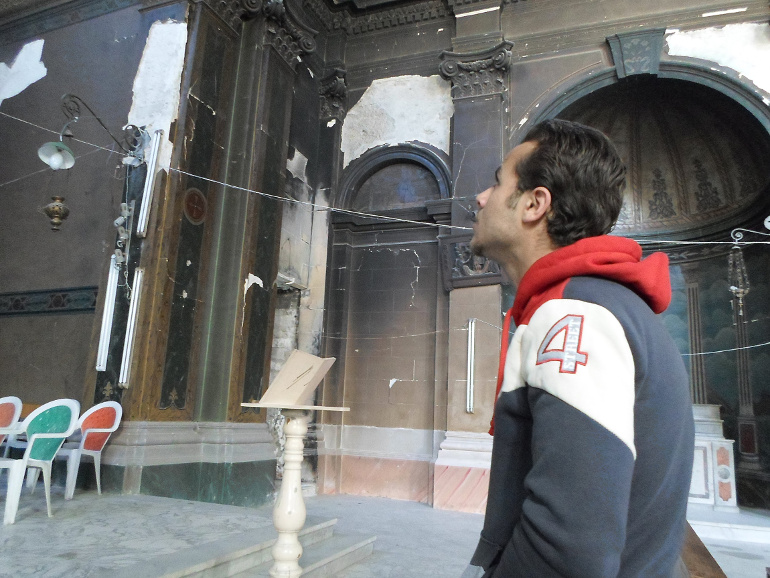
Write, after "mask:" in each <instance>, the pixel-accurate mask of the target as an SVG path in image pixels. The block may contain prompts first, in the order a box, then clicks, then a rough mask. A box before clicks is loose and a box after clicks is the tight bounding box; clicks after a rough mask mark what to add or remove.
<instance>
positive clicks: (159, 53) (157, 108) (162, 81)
mask: <svg viewBox="0 0 770 578" xmlns="http://www.w3.org/2000/svg"><path fill="white" fill-rule="evenodd" d="M186 47H187V23H185V22H175V21H173V20H167V21H165V22H155V23H153V25H152V27H151V28H150V33H149V35H148V36H147V43H146V44H145V46H144V52H143V53H142V60H141V62H139V69H138V70H137V73H136V77H135V78H134V100H133V103H132V104H131V112H129V113H128V122H129V124H134V125H136V126H146V127H147V132H149V133H150V134H153V133H154V132H155V131H156V130H158V129H162V130H163V142H162V143H161V146H160V150H159V152H158V167H161V168H164V169H166V170H168V168H169V164H170V163H171V149H172V145H171V142H170V141H169V140H168V136H169V135H168V133H169V129H170V127H171V123H172V122H173V121H174V120H176V118H177V114H178V112H179V92H180V90H181V83H182V69H183V67H184V57H185V49H186Z"/></svg>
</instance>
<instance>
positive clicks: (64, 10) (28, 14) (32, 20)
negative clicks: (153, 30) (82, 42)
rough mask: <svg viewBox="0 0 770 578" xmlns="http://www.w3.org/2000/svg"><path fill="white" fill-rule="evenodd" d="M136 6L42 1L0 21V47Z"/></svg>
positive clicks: (117, 1)
mask: <svg viewBox="0 0 770 578" xmlns="http://www.w3.org/2000/svg"><path fill="white" fill-rule="evenodd" d="M140 3H141V0H111V1H110V2H105V1H104V0H71V1H69V2H64V3H62V2H46V3H42V4H41V5H39V6H34V7H30V8H28V9H26V10H25V9H23V8H20V9H17V10H14V11H8V12H7V13H6V14H4V16H3V17H2V18H0V46H2V45H6V44H11V43H13V42H18V41H21V40H26V39H28V38H32V37H34V36H40V35H42V34H45V33H46V32H50V31H51V30H56V29H58V28H63V27H65V26H70V25H72V24H75V23H77V22H83V21H85V20H90V19H91V18H96V17H98V16H102V15H104V14H108V13H110V12H114V11H116V10H122V9H124V8H128V7H130V6H133V5H135V4H140Z"/></svg>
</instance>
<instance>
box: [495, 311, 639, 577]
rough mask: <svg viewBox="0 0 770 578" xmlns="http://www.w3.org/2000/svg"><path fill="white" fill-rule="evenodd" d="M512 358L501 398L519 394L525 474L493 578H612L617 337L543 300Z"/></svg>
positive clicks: (618, 418)
mask: <svg viewBox="0 0 770 578" xmlns="http://www.w3.org/2000/svg"><path fill="white" fill-rule="evenodd" d="M511 353H513V352H511ZM520 353H521V356H520V359H519V363H518V364H517V363H516V361H515V360H511V363H512V365H513V366H514V367H515V369H516V370H517V371H518V375H520V376H521V379H515V378H512V379H508V376H506V380H505V382H504V384H503V392H505V390H506V388H516V387H521V386H523V385H524V384H526V385H528V386H529V388H528V390H527V398H528V401H529V407H530V411H531V416H532V436H531V440H532V441H531V451H532V466H531V469H530V470H529V473H528V474H527V476H526V477H525V479H524V489H525V495H526V497H525V499H524V502H523V504H522V510H521V516H520V518H519V521H518V523H517V524H516V525H515V526H514V529H513V534H512V537H511V539H510V541H509V543H508V544H507V545H506V546H505V547H504V549H503V552H502V554H501V557H500V562H499V565H498V567H497V569H496V570H495V571H494V574H493V575H494V576H496V577H503V576H504V577H514V576H538V577H546V576H585V577H590V578H599V577H604V576H616V575H617V573H618V569H619V567H620V557H621V554H622V552H623V548H624V545H625V535H626V521H627V512H628V504H629V496H630V493H631V481H632V475H633V469H634V460H635V455H636V452H635V448H634V400H635V382H634V360H633V355H632V352H631V347H630V346H629V343H628V341H627V339H626V335H625V332H624V330H623V328H622V326H621V325H620V323H619V322H618V320H617V319H616V318H615V317H614V316H613V315H612V314H611V313H610V312H609V311H608V310H607V309H605V308H603V307H601V306H598V305H595V304H593V303H587V302H584V301H576V300H568V299H559V300H553V301H549V302H547V303H546V304H544V305H543V306H542V307H541V308H540V309H539V310H538V311H537V312H536V313H535V315H534V316H533V317H532V319H531V320H530V323H529V324H528V326H527V327H526V329H525V330H524V331H523V332H522V338H521V341H520ZM509 356H510V354H509ZM516 365H518V367H516ZM507 369H508V368H507V367H506V371H507Z"/></svg>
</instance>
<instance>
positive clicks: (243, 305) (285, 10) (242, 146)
mask: <svg viewBox="0 0 770 578" xmlns="http://www.w3.org/2000/svg"><path fill="white" fill-rule="evenodd" d="M289 4H290V3H289V2H288V0H287V1H283V0H274V1H272V2H269V3H265V4H263V3H262V2H256V1H243V2H242V15H243V17H244V19H245V23H244V26H243V32H242V35H241V47H240V61H239V64H238V67H237V70H238V77H237V79H236V90H235V105H234V107H233V118H232V124H231V126H232V130H231V132H230V140H229V143H228V147H227V151H228V154H227V159H226V163H225V165H224V166H225V167H226V169H225V179H224V180H225V181H226V182H228V183H229V184H232V185H235V186H238V187H243V188H244V189H248V190H251V191H259V192H263V193H268V194H270V195H274V196H279V197H281V196H284V183H285V179H286V175H285V172H286V159H287V152H288V140H289V125H290V119H291V110H292V96H293V85H294V82H295V75H296V66H297V63H298V62H299V59H300V57H301V56H303V55H306V54H308V53H312V52H313V51H314V50H315V40H314V38H313V37H314V35H315V31H313V30H310V29H307V28H306V27H304V26H303V25H301V24H300V23H299V22H298V21H297V20H296V19H295V18H294V17H293V16H292V13H291V6H290V5H289ZM282 211H283V205H282V203H281V202H280V201H276V200H273V199H268V198H265V197H262V196H260V195H256V194H253V193H248V192H245V191H241V190H237V189H230V190H228V191H227V193H226V194H224V195H222V197H221V199H220V203H219V207H218V210H217V215H218V217H219V219H218V222H217V226H216V233H215V239H216V242H215V246H214V248H213V254H214V255H215V257H214V259H213V262H215V263H216V266H215V267H214V268H213V269H212V271H211V275H210V277H209V284H208V291H209V293H210V295H211V299H210V303H211V305H210V309H209V311H208V318H207V319H208V323H207V324H206V334H205V335H204V339H203V355H202V356H201V368H202V370H201V373H202V379H201V388H200V389H201V395H200V397H199V400H198V405H197V411H196V413H197V416H198V419H205V420H212V421H217V420H224V419H225V418H228V419H231V420H236V421H243V420H246V421H251V420H253V419H254V417H253V416H251V417H249V416H248V411H249V410H243V409H242V408H241V407H240V404H241V402H244V401H254V400H257V399H259V397H260V395H261V393H262V392H263V391H264V390H265V389H266V388H267V386H268V381H269V373H270V372H269V360H270V352H271V346H272V330H273V311H274V308H275V297H276V293H275V289H274V287H273V282H274V280H275V279H276V274H277V269H278V249H279V241H280V230H281V215H282ZM249 279H251V280H252V281H253V282H252V283H249V282H248V281H247V280H249Z"/></svg>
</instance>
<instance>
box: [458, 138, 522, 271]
mask: <svg viewBox="0 0 770 578" xmlns="http://www.w3.org/2000/svg"><path fill="white" fill-rule="evenodd" d="M536 148H537V144H536V143H533V142H524V143H522V144H520V145H519V146H517V147H515V148H514V149H513V150H512V151H511V152H510V153H508V156H507V157H505V160H504V161H503V164H502V166H500V168H498V169H497V171H496V173H495V184H494V185H492V186H491V187H489V188H488V189H487V190H485V191H483V192H481V193H479V194H478V195H477V196H476V204H477V205H478V213H477V215H476V222H475V223H474V225H473V238H472V239H471V249H472V250H473V252H474V253H476V254H477V255H483V256H484V257H487V258H489V259H494V260H495V261H498V262H501V261H505V257H506V255H509V254H510V252H511V250H512V249H513V248H514V247H515V246H516V244H517V243H519V242H521V230H522V227H521V218H520V215H519V213H520V211H521V207H520V206H519V205H520V204H521V203H519V202H518V200H519V199H520V193H519V191H518V190H517V184H518V181H519V179H518V175H517V174H516V166H518V164H519V162H521V161H522V160H523V159H525V158H526V157H528V156H529V155H530V154H532V152H533V151H534V150H535V149H536Z"/></svg>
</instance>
